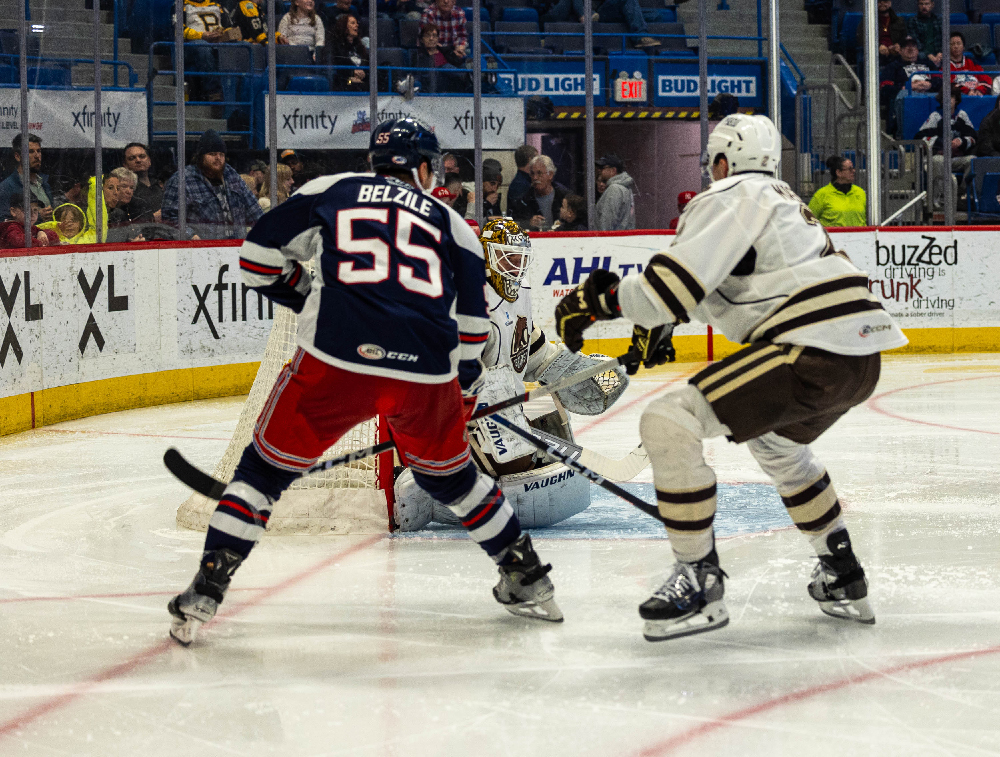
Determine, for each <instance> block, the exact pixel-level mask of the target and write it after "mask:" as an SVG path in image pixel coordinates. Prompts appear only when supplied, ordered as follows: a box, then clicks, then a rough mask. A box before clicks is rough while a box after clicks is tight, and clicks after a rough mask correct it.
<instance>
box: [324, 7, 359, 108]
mask: <svg viewBox="0 0 1000 757" xmlns="http://www.w3.org/2000/svg"><path fill="white" fill-rule="evenodd" d="M329 48H330V53H329V57H330V64H331V65H333V66H335V67H339V68H334V70H333V88H334V89H335V90H339V91H341V92H362V91H364V92H367V91H368V77H367V72H366V71H365V70H364V69H363V68H361V66H362V65H364V66H367V65H368V48H367V47H365V45H364V43H363V42H362V41H361V37H360V27H359V26H358V19H357V18H356V17H354V16H352V15H351V14H349V13H345V14H343V15H341V16H339V17H338V18H337V20H336V21H335V22H334V24H333V39H332V40H331V43H330V45H329Z"/></svg>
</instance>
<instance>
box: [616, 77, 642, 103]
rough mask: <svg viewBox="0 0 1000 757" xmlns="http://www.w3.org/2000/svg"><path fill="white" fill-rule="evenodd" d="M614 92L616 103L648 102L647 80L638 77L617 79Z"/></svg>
mask: <svg viewBox="0 0 1000 757" xmlns="http://www.w3.org/2000/svg"><path fill="white" fill-rule="evenodd" d="M614 92H615V102H616V103H636V102H642V103H644V102H646V80H645V79H642V78H638V77H637V78H635V79H626V78H621V79H616V80H615V87H614Z"/></svg>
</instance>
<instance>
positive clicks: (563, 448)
mask: <svg viewBox="0 0 1000 757" xmlns="http://www.w3.org/2000/svg"><path fill="white" fill-rule="evenodd" d="M491 417H492V418H493V420H494V421H496V422H497V423H499V424H500V425H501V426H503V427H504V428H506V429H507V430H508V431H511V432H512V433H514V434H517V435H518V436H520V437H521V438H522V439H524V441H526V442H528V443H529V444H532V445H534V446H535V447H537V448H538V449H540V450H541V451H542V452H544V453H545V454H547V455H548V456H549V457H552V458H555V459H556V460H558V461H559V462H561V463H562V464H563V465H565V466H566V467H567V468H572V469H573V470H575V471H576V472H577V473H579V474H580V475H581V476H583V477H584V478H585V479H587V480H588V481H591V482H593V483H595V484H597V485H598V486H599V487H601V488H602V489H605V490H607V491H609V492H611V493H612V494H616V495H618V496H619V497H621V498H622V499H623V500H625V501H626V502H628V503H629V504H630V505H635V506H636V507H637V508H639V509H640V510H642V511H643V512H644V513H646V515H649V516H650V517H653V518H656V519H657V520H658V521H660V522H661V523H662V522H663V516H662V515H660V511H659V510H658V509H657V507H656V506H655V505H651V504H649V503H648V502H644V501H643V500H641V499H639V498H638V497H637V496H635V495H634V494H632V492H629V491H626V490H625V489H622V488H621V487H620V486H619V485H618V484H616V483H614V482H613V481H609V480H607V479H606V478H604V477H603V476H600V475H598V474H597V472H595V471H593V470H591V469H590V468H588V467H587V466H585V465H583V464H582V463H581V462H580V451H579V450H576V449H574V448H573V446H572V445H569V444H567V443H566V442H564V441H563V440H562V439H559V440H556V439H555V438H554V437H549V439H551V441H549V440H547V439H540V438H539V437H537V436H535V435H534V434H529V433H528V432H527V431H525V430H524V429H522V428H518V427H517V426H516V425H514V424H513V423H511V422H510V421H509V420H507V419H506V418H503V417H501V416H499V415H493V416H491Z"/></svg>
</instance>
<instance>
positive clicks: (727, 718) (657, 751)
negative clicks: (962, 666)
mask: <svg viewBox="0 0 1000 757" xmlns="http://www.w3.org/2000/svg"><path fill="white" fill-rule="evenodd" d="M997 652H1000V646H995V647H987V648H986V649H974V650H971V651H968V652H954V653H952V654H945V655H939V656H937V657H930V658H928V659H926V660H918V661H917V662H906V663H903V664H901V665H894V666H891V667H888V668H883V669H882V670H872V671H869V672H867V673H860V674H858V675H854V676H845V677H844V678H839V679H837V680H835V681H831V682H830V683H824V684H819V685H818V686H811V687H809V688H807V689H799V690H798V691H793V692H791V693H789V694H785V695H784V696H780V697H775V698H774V699H768V700H766V701H764V702H760V703H759V704H755V705H751V706H749V707H744V708H743V709H740V710H734V711H733V712H730V713H727V714H725V715H720V716H718V717H716V718H713V719H712V720H709V721H707V722H705V723H702V724H701V725H699V726H695V727H694V728H690V729H688V730H686V731H681V732H680V733H678V734H677V735H676V736H671V737H670V738H669V739H666V740H664V741H661V742H659V743H657V744H653V745H652V746H648V747H646V748H645V749H643V750H642V751H640V752H637V753H636V757H661V755H666V754H670V753H672V752H674V751H676V750H677V749H679V748H681V747H683V746H685V745H687V744H689V743H691V742H692V741H695V740H696V739H699V738H701V737H702V736H708V735H709V734H711V733H714V732H715V731H718V730H721V729H723V728H728V727H730V726H733V725H736V724H737V723H740V722H742V721H744V720H749V719H750V718H752V717H754V716H756V715H761V714H763V713H766V712H770V711H772V710H776V709H778V708H779V707H784V706H785V705H791V704H798V703H799V702H803V701H805V700H807V699H813V698H814V697H818V696H820V695H822V694H830V693H832V692H835V691H840V690H842V689H846V688H849V687H851V686H858V685H861V684H864V683H868V682H869V681H873V680H875V679H878V678H884V677H887V676H892V675H896V674H899V673H908V672H910V671H912V670H920V669H921V668H929V667H932V666H934V665H943V664H945V663H949V662H960V661H962V660H971V659H974V658H976V657H985V656H986V655H991V654H996V653H997Z"/></svg>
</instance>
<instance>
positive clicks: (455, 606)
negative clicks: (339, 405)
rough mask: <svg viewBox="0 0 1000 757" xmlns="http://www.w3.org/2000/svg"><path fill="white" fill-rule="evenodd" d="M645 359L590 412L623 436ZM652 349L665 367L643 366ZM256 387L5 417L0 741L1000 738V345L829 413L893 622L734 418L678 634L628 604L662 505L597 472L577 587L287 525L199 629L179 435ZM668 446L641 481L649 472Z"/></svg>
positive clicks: (546, 545) (709, 744)
mask: <svg viewBox="0 0 1000 757" xmlns="http://www.w3.org/2000/svg"><path fill="white" fill-rule="evenodd" d="M696 368H697V366H694V365H679V366H678V365H675V366H669V367H668V369H665V370H664V371H662V372H659V373H656V374H654V375H653V376H651V377H649V378H644V379H641V380H638V381H634V382H633V384H632V386H631V387H630V389H629V392H628V394H627V395H626V396H625V397H623V398H622V400H621V401H620V402H619V404H618V405H617V406H616V407H615V408H614V409H613V412H612V413H609V414H607V415H606V416H603V417H601V418H596V419H595V418H587V419H584V418H579V419H576V425H575V428H576V430H577V435H578V440H580V441H581V442H583V443H584V444H586V445H587V446H588V447H591V448H592V449H595V450H597V451H599V452H601V453H603V454H606V455H614V456H622V455H624V454H625V453H626V452H628V451H629V450H631V449H632V448H633V447H634V446H635V444H637V443H638V431H637V425H638V424H637V419H638V415H639V412H640V411H641V408H642V407H643V405H644V404H645V403H646V402H648V401H649V400H650V399H651V398H652V397H654V396H656V395H658V394H659V393H660V392H662V391H664V390H666V388H668V384H669V383H670V382H677V381H681V380H683V378H684V376H686V375H688V374H689V373H691V372H692V371H693V370H695V369H696ZM647 375H648V374H647ZM239 407H240V401H239V400H238V399H231V400H212V401H205V402H198V403H190V404H184V405H174V406H169V407H163V408H150V409H146V410H136V411H131V412H127V413H118V414H113V415H106V416H100V417H96V418H89V419H84V420H80V421H74V422H70V423H63V424H60V425H58V426H54V427H49V428H45V429H40V430H37V431H33V432H29V433H25V434H20V435H17V436H13V437H5V438H0V482H2V487H3V489H2V491H3V501H4V504H5V507H4V508H3V509H2V510H0V642H2V650H3V654H2V657H0V755H8V754H11V755H21V754H24V755H102V756H104V755H144V757H153V756H157V755H181V754H198V755H237V754H238V755H310V756H317V757H318V756H319V755H393V756H395V757H422V756H423V755H489V756H491V757H492V756H493V755H497V756H498V757H499V756H500V755H544V756H545V757H557V756H560V755H573V756H574V757H578V756H579V757H589V756H590V755H615V756H617V755H636V756H638V755H666V754H692V755H694V754H698V755H702V754H734V753H737V752H738V753H741V754H795V755H803V754H808V755H837V756H838V757H840V756H842V755H853V754H866V755H867V754H876V755H907V757H911V756H913V755H984V754H1000V725H998V723H1000V571H998V567H1000V539H998V530H1000V528H998V526H1000V511H998V499H1000V498H998V485H1000V463H998V461H1000V358H997V357H996V356H992V355H990V356H976V355H974V356H963V357H955V356H947V357H906V358H892V359H888V360H886V362H885V365H884V369H883V378H882V382H881V384H880V386H879V388H878V390H877V392H876V395H875V397H874V398H873V399H872V400H870V401H869V402H868V403H867V404H866V405H864V406H862V407H860V408H857V409H856V410H854V411H852V412H851V413H850V414H849V415H848V416H847V417H846V418H844V419H843V420H842V421H841V422H840V423H839V424H838V425H837V426H835V427H834V428H833V429H832V430H831V431H830V432H828V433H827V434H826V435H825V436H824V437H823V438H822V439H820V440H819V442H817V444H816V445H815V449H816V451H817V453H818V454H819V456H820V457H821V459H822V460H823V461H824V462H825V464H826V465H827V467H828V469H829V471H830V474H831V477H832V479H833V482H834V485H835V486H836V487H837V491H838V493H839V495H840V498H841V502H842V504H843V505H844V507H845V511H846V519H847V522H848V525H849V527H850V528H851V531H852V535H853V537H854V541H855V545H856V549H857V551H858V554H859V556H860V557H861V559H862V561H863V562H864V564H865V567H866V569H867V570H868V574H869V577H870V580H871V595H872V601H873V604H874V606H875V611H876V615H877V619H878V622H877V624H876V625H875V626H872V627H863V626H860V625H852V624H848V623H844V622H843V621H837V620H834V619H832V618H827V617H826V616H824V615H822V614H821V613H820V612H819V610H818V609H817V607H816V606H815V603H813V602H812V601H811V600H810V599H809V598H808V596H807V595H806V593H805V584H806V583H807V581H808V578H809V572H810V570H811V567H812V560H811V559H810V553H809V550H808V545H807V544H806V542H805V540H804V539H802V537H801V536H799V535H798V533H797V532H796V531H795V529H794V528H791V527H790V521H789V519H788V516H787V515H786V514H785V512H784V510H783V508H782V507H781V505H780V501H779V500H778V498H777V495H776V494H775V492H774V490H773V488H771V487H770V486H768V485H767V483H766V478H765V477H764V475H763V474H762V473H761V472H760V470H759V469H758V468H757V466H756V464H755V463H754V462H753V460H752V458H751V457H750V455H749V454H748V453H747V451H746V450H745V449H744V448H742V447H737V446H735V445H732V444H728V443H727V442H725V441H724V440H713V441H711V442H708V443H707V444H706V456H707V458H708V460H709V462H710V464H712V465H713V466H714V467H715V468H716V471H717V474H718V477H719V482H720V487H719V488H720V510H719V516H718V520H717V524H718V533H719V542H718V548H719V553H720V555H721V558H722V563H723V567H724V568H725V570H726V571H727V572H728V574H729V575H730V580H729V582H728V583H727V594H726V602H727V605H728V607H729V610H730V614H731V616H732V621H731V623H730V625H729V626H728V627H727V628H725V629H721V630H719V631H715V632H713V633H709V634H705V635H702V636H695V637H691V638H687V639H679V640H674V641H669V642H663V643H659V644H650V643H647V642H645V641H644V640H643V639H642V636H641V621H640V619H639V617H638V614H637V612H636V607H637V605H638V604H639V603H640V602H641V601H643V600H644V599H645V598H646V596H648V592H649V590H650V588H652V587H653V586H654V585H655V584H656V582H657V580H658V579H660V578H661V577H662V576H663V574H664V573H665V572H666V571H667V570H668V568H669V564H670V562H671V558H670V551H669V543H668V542H667V541H666V540H665V539H664V537H663V533H662V531H661V530H660V527H659V526H658V525H657V524H656V522H655V521H653V520H651V519H649V518H647V517H645V516H643V515H642V514H641V513H638V512H637V511H635V510H633V509H632V508H631V507H630V506H629V505H626V504H624V503H622V502H619V501H618V500H616V499H614V498H613V497H610V496H608V495H606V494H605V493H604V492H603V491H597V490H595V492H594V497H593V500H594V502H593V504H592V506H591V508H590V509H588V510H587V511H585V512H583V513H581V514H580V515H577V516H574V517H573V518H571V519H569V520H567V521H565V522H564V523H563V524H560V525H559V526H557V527H555V528H553V529H549V530H547V531H537V532H536V533H535V541H536V545H537V547H538V550H539V552H540V553H541V555H542V557H543V558H544V559H545V560H548V561H551V562H552V563H553V565H554V566H555V569H554V570H553V572H552V577H553V581H554V582H555V584H556V587H557V598H558V600H559V602H560V605H561V606H562V608H563V611H564V612H565V614H566V622H565V623H564V624H562V625H559V626H553V625H549V624H544V625H543V624H540V623H533V622H532V621H528V620H523V619H518V618H514V617H513V616H510V615H508V614H507V613H505V612H504V611H503V610H502V609H501V608H500V607H499V605H497V604H496V603H495V602H494V601H493V599H492V597H491V595H490V586H491V585H492V583H493V582H494V570H495V569H494V568H493V567H492V565H491V563H490V562H489V561H488V559H487V558H486V557H485V556H484V555H483V554H482V553H481V551H480V550H479V549H478V548H477V547H475V545H473V544H472V543H470V542H469V541H468V540H467V539H465V538H464V537H460V535H456V534H454V533H448V532H441V531H435V532H422V533H418V534H411V535H406V536H403V537H389V536H386V537H376V538H373V539H369V538H363V537H322V536H284V537H273V536H268V537H266V538H265V540H264V541H263V542H262V543H261V545H260V546H259V547H258V548H257V550H255V552H254V554H253V555H252V557H251V558H250V560H249V561H248V562H247V563H246V564H245V565H244V566H243V567H242V568H241V569H240V572H239V573H238V574H237V576H236V578H235V580H234V583H233V590H232V591H231V592H230V594H229V596H228V597H227V600H226V603H225V604H224V605H223V612H222V614H221V617H220V618H218V619H217V621H216V622H215V623H214V624H213V625H211V626H210V627H208V628H207V629H206V630H205V632H204V635H203V637H202V640H201V641H200V642H199V643H198V644H197V645H195V646H193V647H191V648H190V649H181V648H180V647H177V646H175V645H172V644H170V643H169V642H166V641H165V638H166V629H167V625H168V617H167V614H166V609H165V606H166V602H167V600H168V599H169V597H170V596H171V595H172V594H174V593H176V592H177V591H178V590H180V589H181V588H183V587H184V586H185V585H186V584H187V583H188V582H189V581H190V579H191V576H192V574H193V572H194V569H195V566H196V563H197V555H198V553H199V552H200V549H201V544H202V536H201V535H200V534H196V533H193V532H186V531H177V530H176V529H175V527H174V511H175V509H176V507H177V505H178V504H179V503H180V502H181V501H183V499H184V498H185V497H186V492H185V491H184V488H183V486H182V485H181V484H179V483H178V482H176V481H175V480H173V479H172V478H171V476H170V475H169V474H168V473H167V472H166V470H165V469H164V468H163V466H162V464H161V462H160V458H161V456H162V453H163V450H164V449H165V448H166V447H167V446H170V445H174V446H178V447H180V448H181V449H182V450H183V451H184V452H185V454H186V455H188V456H190V458H191V459H192V460H193V461H194V462H196V463H199V464H201V465H203V466H205V467H211V465H212V464H213V463H214V462H215V459H216V458H217V457H218V455H219V454H221V451H222V450H223V449H224V447H225V444H226V441H227V440H228V436H229V434H230V433H231V431H232V429H233V427H234V425H235V422H236V418H237V416H238V414H239ZM651 480H652V478H651V473H650V471H649V470H647V471H645V472H644V473H643V474H641V475H640V476H639V477H638V479H637V480H636V482H634V483H632V484H629V488H630V489H631V490H632V491H634V492H636V493H638V494H640V495H641V496H644V497H645V498H647V499H649V500H651V499H652V494H651V492H652V489H651V484H650V482H651Z"/></svg>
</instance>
